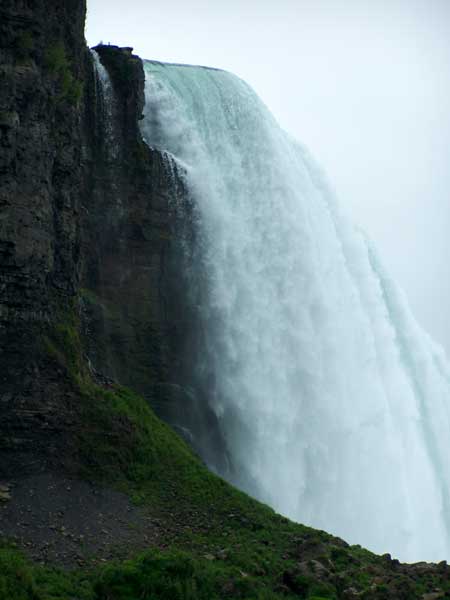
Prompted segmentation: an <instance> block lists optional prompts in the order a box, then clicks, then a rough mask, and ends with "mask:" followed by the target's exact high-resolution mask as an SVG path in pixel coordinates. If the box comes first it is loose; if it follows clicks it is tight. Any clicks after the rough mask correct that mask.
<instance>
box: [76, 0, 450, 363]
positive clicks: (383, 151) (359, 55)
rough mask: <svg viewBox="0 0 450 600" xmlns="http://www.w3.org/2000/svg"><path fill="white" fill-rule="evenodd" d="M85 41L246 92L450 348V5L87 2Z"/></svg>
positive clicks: (443, 0)
mask: <svg viewBox="0 0 450 600" xmlns="http://www.w3.org/2000/svg"><path fill="white" fill-rule="evenodd" d="M86 37H87V41H88V43H89V45H91V46H93V45H95V44H97V43H98V42H99V41H103V42H104V43H108V42H111V43H113V44H118V45H125V46H133V47H134V49H135V52H136V53H138V54H139V55H140V56H142V57H144V58H151V59H156V60H161V61H169V62H184V63H193V64H204V65H209V66H214V67H221V68H224V69H227V70H229V71H232V72H233V73H235V74H237V75H239V76H240V77H242V78H243V79H245V80H246V81H247V82H248V83H250V85H252V87H253V88H254V89H255V90H256V92H257V93H258V94H259V95H260V97H261V98H262V99H263V101H264V102H265V103H266V104H267V105H268V106H269V108H270V109H271V111H272V112H273V113H274V114H275V116H276V117H277V119H278V121H279V122H280V124H281V125H282V126H283V127H284V128H285V129H286V130H288V131H289V132H290V133H292V134H293V135H294V136H295V137H297V138H298V139H299V140H300V141H302V142H303V143H305V144H306V145H307V146H308V147H309V148H310V149H311V151H312V152H313V154H314V155H315V156H316V157H317V158H318V160H319V161H320V162H321V164H322V166H323V167H325V170H326V171H327V173H328V175H329V178H330V180H331V181H332V183H333V185H334V187H335V189H336V190H337V193H338V195H339V197H340V200H341V203H342V204H343V205H344V206H345V207H346V208H347V211H348V212H349V213H350V215H351V216H352V218H353V220H354V221H356V222H357V223H359V224H360V225H361V226H362V227H363V228H364V229H365V230H366V231H367V232H368V234H369V235H370V237H371V238H372V239H373V240H374V241H375V243H376V245H377V246H378V249H379V251H380V253H381V255H382V257H383V259H384V262H385V264H386V266H387V268H388V269H389V270H390V272H391V273H392V274H393V275H394V277H395V278H396V279H397V281H398V282H399V283H400V285H401V286H402V287H403V288H404V290H405V291H406V293H407V295H408V297H409V299H410V303H411V305H412V308H413V310H414V312H415V314H416V317H417V318H418V320H419V321H420V323H421V324H422V325H423V326H424V327H425V329H427V330H428V331H429V332H430V333H431V334H432V336H433V337H434V338H435V339H436V340H437V341H439V342H440V343H442V344H444V345H445V346H446V347H447V350H448V351H449V353H450V319H449V318H448V313H447V308H448V307H450V267H449V265H448V262H449V260H448V259H449V256H450V236H449V233H450V165H449V162H450V161H449V156H450V152H449V150H450V0H271V1H270V2H269V1H267V0H241V1H239V0H227V1H223V0H220V1H219V0H189V1H186V0H165V2H161V1H158V2H151V1H150V0H148V1H144V0H128V1H127V2H124V0H88V19H87V31H86Z"/></svg>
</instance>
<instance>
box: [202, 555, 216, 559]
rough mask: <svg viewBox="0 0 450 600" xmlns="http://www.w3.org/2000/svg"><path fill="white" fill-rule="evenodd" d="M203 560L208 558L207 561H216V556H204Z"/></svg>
mask: <svg viewBox="0 0 450 600" xmlns="http://www.w3.org/2000/svg"><path fill="white" fill-rule="evenodd" d="M203 558H206V560H216V557H215V556H214V554H204V555H203Z"/></svg>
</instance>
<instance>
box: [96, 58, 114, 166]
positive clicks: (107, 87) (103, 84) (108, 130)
mask: <svg viewBox="0 0 450 600" xmlns="http://www.w3.org/2000/svg"><path fill="white" fill-rule="evenodd" d="M91 56H92V58H93V61H94V70H95V78H94V82H95V93H96V96H97V98H96V99H97V100H98V101H99V105H100V110H101V111H102V138H103V153H104V158H106V159H107V160H108V161H115V160H117V158H118V157H119V144H118V136H117V131H116V127H117V118H116V113H117V109H116V98H115V93H114V87H113V84H112V81H111V78H110V76H109V73H108V71H107V70H106V69H105V67H104V66H103V65H102V62H101V60H100V56H99V55H98V53H97V52H96V50H94V49H93V48H91Z"/></svg>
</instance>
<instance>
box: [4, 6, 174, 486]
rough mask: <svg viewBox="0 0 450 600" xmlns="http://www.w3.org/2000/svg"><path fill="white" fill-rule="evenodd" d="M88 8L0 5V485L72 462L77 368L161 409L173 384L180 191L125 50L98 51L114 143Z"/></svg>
mask: <svg viewBox="0 0 450 600" xmlns="http://www.w3.org/2000/svg"><path fill="white" fill-rule="evenodd" d="M85 10H86V7H85V3H84V2H79V1H78V0H70V1H68V2H64V3H54V2H52V1H50V0H47V1H45V2H42V3H40V6H39V7H37V6H35V3H34V2H28V1H26V0H24V1H17V0H7V1H6V2H2V6H1V8H0V81H1V83H0V364H1V373H0V380H1V383H0V479H2V478H8V477H9V476H11V474H15V475H17V474H19V473H21V472H23V473H28V472H30V471H31V472H35V471H40V470H43V469H49V468H62V467H64V468H65V469H71V470H77V469H78V468H79V464H78V463H79V456H78V446H77V435H78V432H79V431H80V428H82V427H83V426H84V425H83V423H82V422H81V417H80V414H79V391H78V388H77V385H76V383H75V382H74V377H73V373H71V372H70V371H71V368H70V367H71V364H72V366H73V364H74V363H76V364H77V366H78V367H79V368H82V369H88V370H89V371H90V376H91V377H92V378H93V380H96V381H97V382H99V383H101V384H103V385H108V384H109V383H111V382H112V381H114V382H119V383H122V384H125V385H130V386H131V387H133V388H134V389H135V390H137V391H138V392H140V393H142V394H143V395H145V396H146V397H147V398H148V399H149V400H150V401H152V402H153V403H154V405H155V406H160V407H161V406H162V405H163V404H164V399H166V400H167V399H168V400H169V401H170V399H171V398H173V397H178V396H179V394H180V393H181V392H180V388H179V386H178V385H177V384H176V383H174V378H175V374H176V372H177V369H178V365H179V348H181V345H182V344H181V340H182V331H183V307H182V302H180V294H179V290H178V291H177V285H179V284H178V281H179V278H177V276H176V274H175V275H173V273H174V266H175V267H176V265H175V261H174V259H173V257H174V256H175V255H176V253H175V252H174V251H173V248H174V244H173V235H174V234H173V227H172V226H171V222H170V210H169V200H170V199H171V198H174V197H176V195H177V194H182V193H183V190H182V187H181V184H180V183H179V182H177V179H176V177H174V173H173V172H172V171H171V170H170V169H168V168H167V167H168V159H167V157H165V156H164V154H161V153H159V152H157V151H153V150H151V149H150V148H149V147H148V146H147V145H145V144H144V143H143V142H142V139H141V135H140V133H139V125H138V122H139V119H140V118H141V115H142V110H143V105H144V75H143V68H142V63H141V60H140V59H139V58H138V57H136V56H134V55H133V54H132V49H130V48H124V49H121V48H117V47H114V46H100V47H98V49H97V50H98V54H99V56H100V57H101V60H102V62H103V63H104V64H105V66H106V67H107V69H108V71H109V72H110V76H111V79H112V84H113V89H114V97H115V100H114V123H113V127H114V135H115V136H116V139H115V148H116V150H115V151H114V152H111V148H108V147H107V143H106V141H105V136H104V128H105V109H104V103H103V100H102V96H101V93H100V89H99V86H100V83H99V81H98V80H97V78H96V75H95V69H94V65H93V59H92V55H91V53H90V52H89V50H88V49H87V47H86V44H85V42H84V21H85ZM61 348H62V349H63V350H61ZM63 352H65V353H66V354H68V355H69V357H70V360H69V361H68V360H67V356H66V357H63V356H61V354H62V353H63ZM81 363H83V364H82V365H81ZM80 365H81V366H80ZM169 403H170V402H169ZM161 410H162V412H164V409H161Z"/></svg>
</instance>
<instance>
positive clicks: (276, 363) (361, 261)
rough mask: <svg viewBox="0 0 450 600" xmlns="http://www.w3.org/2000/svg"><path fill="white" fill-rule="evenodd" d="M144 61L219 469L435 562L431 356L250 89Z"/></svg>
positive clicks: (437, 388) (285, 506)
mask: <svg viewBox="0 0 450 600" xmlns="http://www.w3.org/2000/svg"><path fill="white" fill-rule="evenodd" d="M145 70H146V110H145V115H146V116H145V120H144V122H143V134H144V137H145V138H146V140H147V141H148V143H149V144H150V145H152V146H156V147H158V148H160V149H162V150H164V151H167V152H169V153H171V154H172V155H173V156H174V157H175V159H176V161H177V162H178V163H179V165H181V167H182V168H183V170H184V172H185V173H186V185H187V187H188V189H189V190H190V195H191V198H192V199H193V202H194V213H193V214H194V217H195V218H194V223H193V225H192V226H193V227H195V228H196V238H195V239H196V254H195V263H194V269H193V273H192V274H191V275H190V277H191V283H190V287H191V288H192V289H191V295H193V297H195V294H197V303H199V304H200V306H199V309H198V318H199V319H200V329H199V330H201V331H202V332H203V336H202V349H201V352H200V353H199V354H198V356H199V357H201V358H198V359H197V361H196V365H195V377H196V380H197V382H202V383H203V388H204V390H206V392H207V397H208V401H209V404H210V406H211V408H212V409H213V411H214V412H215V414H216V416H217V418H218V421H219V424H220V428H221V431H222V435H223V437H224V439H225V441H226V444H227V447H228V452H229V455H230V458H231V464H232V465H233V468H232V470H231V471H230V472H223V473H222V474H223V475H224V476H226V477H228V478H230V479H231V480H232V481H233V482H234V483H236V484H237V485H239V486H240V487H242V488H244V489H246V490H247V491H248V492H250V493H251V494H253V495H255V496H256V497H258V498H260V499H262V500H264V501H265V502H267V503H269V504H270V505H271V506H273V507H274V508H275V509H276V510H278V511H279V512H281V513H283V514H285V515H287V516H289V517H291V518H293V519H295V520H298V521H301V522H303V523H306V524H309V525H312V526H314V527H318V528H323V529H326V530H327V531H330V532H332V533H335V534H337V535H340V536H342V537H344V538H345V539H346V540H347V541H349V542H352V543H359V544H363V545H365V546H367V547H369V548H370V549H372V550H375V551H378V552H387V551H389V552H391V553H393V554H394V555H396V556H398V557H399V558H402V559H403V560H421V559H427V560H442V559H444V558H449V557H450V542H449V532H450V527H449V519H450V512H449V510H450V502H449V483H450V464H449V460H450V452H449V450H448V447H447V446H448V444H449V441H450V420H449V410H448V406H449V400H450V369H449V365H448V363H447V361H446V358H445V356H444V355H443V352H442V350H441V349H440V348H439V347H438V346H436V345H435V344H434V343H433V342H432V340H431V339H430V338H429V337H428V335H426V334H425V333H424V332H423V331H422V330H421V329H420V327H419V326H418V325H417V323H416V322H415V320H414V318H413V317H412V315H411V313H410V310H409V308H408V305H407V303H406V301H405V299H404V297H403V295H402V293H401V291H400V290H399V289H398V288H397V286H396V285H395V283H394V282H393V281H392V279H390V277H389V276H388V275H387V274H386V272H385V270H384V269H383V267H382V266H381V265H380V261H379V259H378V257H377V254H376V251H375V250H374V248H373V246H372V245H371V244H370V243H369V242H368V241H367V239H366V238H365V236H364V234H363V233H362V232H361V231H359V230H358V229H356V228H355V227H354V226H352V224H351V223H350V222H349V221H348V219H347V218H346V216H345V215H344V214H343V213H342V211H341V209H340V207H339V205H338V203H337V201H336V199H335V197H334V194H333V191H332V190H331V189H330V187H329V185H328V183H327V181H326V179H325V178H324V176H323V174H322V172H321V170H320V168H319V167H318V166H317V164H316V163H315V162H314V160H313V159H312V157H311V156H310V155H309V153H308V151H307V150H306V149H305V148H304V147H303V146H302V145H301V144H299V143H297V142H296V141H294V140H293V139H291V138H290V137H289V136H288V135H287V134H286V133H285V132H284V131H283V130H282V129H280V127H279V126H278V125H277V123H276V121H275V120H274V118H273V117H272V115H271V114H270V113H269V111H268V110H267V108H266V107H265V106H264V105H263V104H262V102H261V101H260V100H259V99H258V98H257V96H256V95H255V94H254V92H253V91H252V90H251V89H250V88H249V86H248V85H246V84H245V83H244V82H243V81H241V80H240V79H238V78H237V77H235V76H233V75H232V74H230V73H227V72H223V71H219V70H213V69H207V68H202V67H188V66H182V65H166V64H161V63H157V62H153V61H148V62H146V64H145ZM200 287H201V290H199V288H200ZM205 454H206V450H205ZM212 466H214V465H212Z"/></svg>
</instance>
